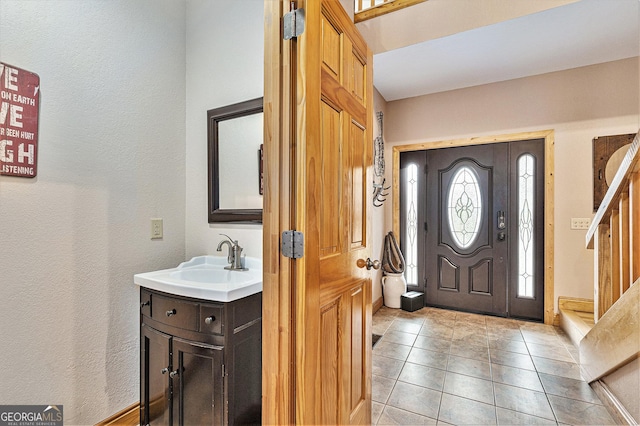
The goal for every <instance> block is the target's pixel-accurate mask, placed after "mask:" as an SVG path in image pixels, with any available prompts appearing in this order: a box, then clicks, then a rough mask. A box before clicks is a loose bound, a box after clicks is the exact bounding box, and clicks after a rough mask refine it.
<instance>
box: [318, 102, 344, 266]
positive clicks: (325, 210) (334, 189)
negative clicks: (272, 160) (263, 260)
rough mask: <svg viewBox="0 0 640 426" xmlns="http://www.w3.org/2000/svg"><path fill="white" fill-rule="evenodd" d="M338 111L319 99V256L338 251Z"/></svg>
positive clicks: (339, 159) (340, 137)
mask: <svg viewBox="0 0 640 426" xmlns="http://www.w3.org/2000/svg"><path fill="white" fill-rule="evenodd" d="M341 120H342V118H341V114H340V112H338V111H336V110H335V109H334V108H333V107H331V106H330V105H328V104H327V103H326V102H323V103H322V116H321V124H320V128H321V140H322V144H321V145H320V147H319V149H320V164H319V165H318V166H319V169H320V173H321V179H320V194H321V198H320V205H319V207H320V208H321V213H320V214H319V221H320V256H321V257H326V256H329V255H332V254H335V253H338V252H339V251H340V248H341V247H340V239H341V238H340V223H339V221H338V220H336V219H337V218H339V217H340V188H341V182H340V177H341V176H340V174H339V173H336V170H337V171H340V170H341V169H342V167H341V166H340V164H341V158H340V156H341V152H340V148H341V145H342V143H341V141H342V129H341V128H340V127H341V126H340V123H341Z"/></svg>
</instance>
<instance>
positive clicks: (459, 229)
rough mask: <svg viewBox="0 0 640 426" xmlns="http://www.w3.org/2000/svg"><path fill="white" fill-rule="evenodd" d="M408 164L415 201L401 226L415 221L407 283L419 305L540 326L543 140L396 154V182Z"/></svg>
mask: <svg viewBox="0 0 640 426" xmlns="http://www.w3.org/2000/svg"><path fill="white" fill-rule="evenodd" d="M420 163H421V164H420ZM411 164H420V166H419V168H420V170H422V172H420V173H418V174H416V179H414V180H415V185H416V189H417V190H415V191H414V192H415V193H416V194H420V195H418V197H417V199H416V202H415V205H414V206H413V207H409V208H405V210H407V213H404V214H403V215H401V221H402V220H403V219H402V218H405V220H406V221H407V223H410V222H411V221H412V220H414V221H415V228H416V234H415V238H414V244H415V247H416V248H415V251H414V253H415V258H416V262H415V263H416V265H415V273H414V277H413V278H412V279H411V280H409V279H408V282H409V283H410V284H411V282H410V281H414V282H415V284H416V285H418V286H420V285H424V290H425V301H426V304H427V305H430V306H438V307H443V308H451V309H459V310H464V311H470V312H478V313H486V314H492V315H499V316H514V317H521V318H529V319H535V320H542V319H543V315H544V294H543V293H544V262H543V259H544V256H543V254H544V252H543V248H544V234H543V229H544V224H543V221H542V218H543V217H544V185H543V183H544V141H542V140H534V141H518V142H507V143H496V144H487V145H477V146H469V147H456V148H445V149H433V150H427V151H422V152H413V153H404V154H403V158H402V159H401V180H402V179H403V178H404V177H405V176H407V173H409V171H408V170H409V169H408V168H409V166H410V165H411ZM410 181H412V180H408V182H410ZM404 193H405V191H403V194H404ZM403 200H407V195H404V196H403V197H401V205H407V206H412V204H411V203H408V202H405V201H403ZM413 208H415V212H414V213H409V211H411V210H412V209H413ZM423 222H424V231H423V229H422V226H418V225H417V224H422V223H423ZM418 229H420V230H419V231H418ZM407 235H411V234H410V233H409V234H407ZM408 239H409V238H407V240H408ZM409 245H410V242H409V241H404V242H403V249H404V250H405V252H410V248H409ZM408 258H411V255H410V254H409V256H408ZM411 266H412V262H411V260H410V259H407V267H408V269H411Z"/></svg>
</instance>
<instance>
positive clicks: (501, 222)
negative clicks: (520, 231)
mask: <svg viewBox="0 0 640 426" xmlns="http://www.w3.org/2000/svg"><path fill="white" fill-rule="evenodd" d="M506 227H507V223H506V220H505V217H504V211H502V210H500V211H498V229H505V228H506Z"/></svg>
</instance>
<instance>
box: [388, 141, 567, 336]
mask: <svg viewBox="0 0 640 426" xmlns="http://www.w3.org/2000/svg"><path fill="white" fill-rule="evenodd" d="M531 139H544V173H545V176H544V182H545V184H544V186H545V188H544V198H545V200H544V323H545V324H553V323H554V319H555V309H554V272H553V271H554V146H555V136H554V131H553V130H541V131H535V132H525V133H511V134H505V135H498V136H483V137H477V138H467V139H452V140H443V141H434V142H422V143H417V144H411V145H396V146H394V147H393V159H392V161H393V182H392V188H393V190H392V197H393V198H392V199H393V203H392V209H393V230H394V232H395V233H396V235H400V153H402V152H410V151H425V150H429V149H438V148H454V147H464V146H474V145H486V144H494V143H503V142H513V141H522V140H531Z"/></svg>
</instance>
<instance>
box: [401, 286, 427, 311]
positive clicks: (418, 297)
mask: <svg viewBox="0 0 640 426" xmlns="http://www.w3.org/2000/svg"><path fill="white" fill-rule="evenodd" d="M400 306H401V307H402V310H403V311H408V312H413V311H417V310H418V309H421V308H424V293H420V292H419V291H408V292H406V293H404V294H403V295H402V296H401V297H400Z"/></svg>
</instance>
